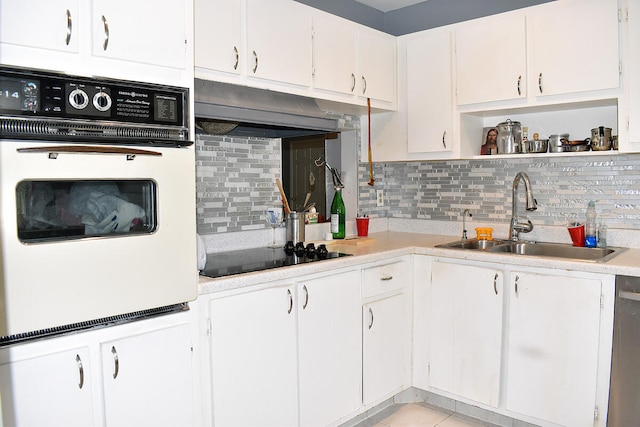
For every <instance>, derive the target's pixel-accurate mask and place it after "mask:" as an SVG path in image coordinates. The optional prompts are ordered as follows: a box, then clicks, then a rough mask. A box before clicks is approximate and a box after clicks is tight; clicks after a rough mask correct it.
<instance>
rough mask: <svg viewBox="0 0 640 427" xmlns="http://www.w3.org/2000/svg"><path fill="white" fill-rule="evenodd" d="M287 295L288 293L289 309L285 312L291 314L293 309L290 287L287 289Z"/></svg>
mask: <svg viewBox="0 0 640 427" xmlns="http://www.w3.org/2000/svg"><path fill="white" fill-rule="evenodd" d="M287 295H289V310H287V314H291V311H292V310H293V295H291V289H287Z"/></svg>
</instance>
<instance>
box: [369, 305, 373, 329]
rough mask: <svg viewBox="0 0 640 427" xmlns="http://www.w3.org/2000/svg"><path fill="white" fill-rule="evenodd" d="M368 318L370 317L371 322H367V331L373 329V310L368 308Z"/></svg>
mask: <svg viewBox="0 0 640 427" xmlns="http://www.w3.org/2000/svg"><path fill="white" fill-rule="evenodd" d="M369 316H371V321H370V322H369V329H371V328H372V327H373V309H372V308H371V307H369Z"/></svg>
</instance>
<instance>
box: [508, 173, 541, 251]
mask: <svg viewBox="0 0 640 427" xmlns="http://www.w3.org/2000/svg"><path fill="white" fill-rule="evenodd" d="M520 180H522V182H524V188H525V195H526V199H527V206H526V209H527V210H528V211H535V210H536V209H537V208H538V206H537V202H536V199H535V198H534V197H533V191H532V190H531V181H530V180H529V176H528V175H527V174H526V173H524V172H518V174H517V175H516V177H515V178H514V179H513V186H512V187H511V226H510V227H509V239H510V240H518V239H519V237H520V236H519V234H520V233H529V232H530V231H531V230H533V224H532V223H531V221H529V220H528V219H527V220H526V221H521V220H520V219H519V218H518V197H517V193H518V184H519V183H520Z"/></svg>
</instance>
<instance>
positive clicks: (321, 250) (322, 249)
mask: <svg viewBox="0 0 640 427" xmlns="http://www.w3.org/2000/svg"><path fill="white" fill-rule="evenodd" d="M328 254H329V251H328V250H327V246H326V245H324V244H322V245H318V249H316V255H318V258H320V259H325V258H327V255H328Z"/></svg>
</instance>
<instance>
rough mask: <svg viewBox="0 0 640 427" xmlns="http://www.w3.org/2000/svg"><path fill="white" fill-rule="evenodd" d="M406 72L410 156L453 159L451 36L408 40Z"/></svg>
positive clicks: (443, 33)
mask: <svg viewBox="0 0 640 427" xmlns="http://www.w3.org/2000/svg"><path fill="white" fill-rule="evenodd" d="M406 69H407V77H406V80H407V124H408V125H407V138H408V143H407V147H408V152H409V153H434V155H433V156H432V157H433V158H446V157H448V156H451V150H452V148H453V132H452V129H453V123H452V117H453V110H452V96H451V92H452V90H451V32H450V31H440V32H426V33H424V34H423V35H421V36H420V37H419V38H415V39H409V40H407V67H406ZM439 155H444V156H446V157H438V156H439Z"/></svg>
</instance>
